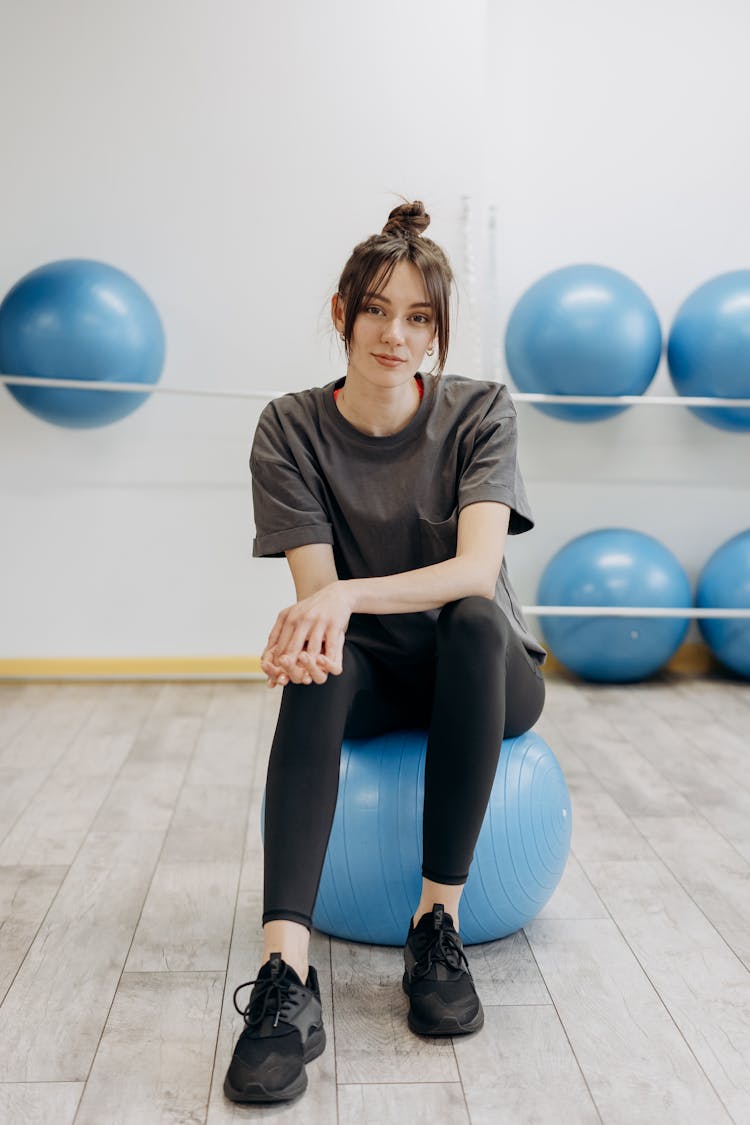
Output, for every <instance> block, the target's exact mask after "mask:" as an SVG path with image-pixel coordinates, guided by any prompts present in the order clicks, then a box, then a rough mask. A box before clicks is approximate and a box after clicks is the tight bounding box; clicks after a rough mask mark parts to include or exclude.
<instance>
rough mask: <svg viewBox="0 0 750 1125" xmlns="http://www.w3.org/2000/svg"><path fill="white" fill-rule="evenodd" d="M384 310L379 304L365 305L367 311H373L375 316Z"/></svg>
mask: <svg viewBox="0 0 750 1125" xmlns="http://www.w3.org/2000/svg"><path fill="white" fill-rule="evenodd" d="M382 311H383V310H382V309H381V308H379V307H378V305H366V306H365V312H366V313H373V314H374V315H375V316H378V315H379V314H380V313H381V312H382Z"/></svg>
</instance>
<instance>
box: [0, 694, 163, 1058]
mask: <svg viewBox="0 0 750 1125" xmlns="http://www.w3.org/2000/svg"><path fill="white" fill-rule="evenodd" d="M99 702H101V701H99ZM155 705H156V697H155V698H154V701H153V703H152V705H151V707H150V708H148V710H147V711H146V712H145V713H144V715H143V717H142V719H141V722H140V723H139V724H138V725H137V727H136V730H135V733H134V735H133V740H132V743H131V745H130V749H129V750H128V753H127V754H126V755H125V757H124V758H123V761H122V762H121V763H120V767H119V769H118V770H116V772H115V773H114V774H113V775H112V781H111V783H110V785H109V787H108V788H107V791H106V793H105V794H104V796H103V797H102V800H101V802H100V804H99V806H98V808H97V810H96V812H95V813H94V814H93V818H92V823H93V820H95V819H96V817H97V816H98V814H99V811H100V809H101V808H102V805H103V804H104V802H105V801H106V800H107V797H108V796H109V794H110V793H111V792H112V789H113V788H114V785H115V783H116V781H117V779H118V778H119V776H120V774H121V772H122V770H123V769H124V768H125V764H126V762H127V761H128V758H129V757H130V753H131V751H132V748H133V746H134V745H135V743H136V741H137V739H138V735H139V734H140V732H141V729H142V727H143V726H144V724H145V722H146V720H147V718H148V717H149V715H150V714H151V712H152V710H153V708H154V707H155ZM98 706H99V703H94V704H92V707H91V710H90V711H89V712H88V714H87V715H86V718H85V719H84V721H83V723H82V724H81V726H80V727H79V728H78V730H77V731H76V735H74V736H73V737H72V738H71V741H70V744H72V742H73V741H74V739H75V737H77V736H78V734H80V732H81V730H82V729H83V727H84V726H85V725H86V724H87V723H88V722H89V720H90V719H91V716H92V715H93V714H94V712H95V711H96V709H97V707H98ZM70 744H69V745H70ZM69 745H68V746H66V748H65V750H63V752H62V755H61V757H62V756H63V755H64V754H65V752H66V751H67V749H69ZM58 763H59V759H58ZM56 768H57V763H56V764H55V765H54V766H52V767H51V769H50V770H49V773H47V774H45V778H44V781H43V782H42V784H43V785H44V784H46V781H47V780H48V779H49V776H50V774H51V773H53V772H54V770H55V769H56ZM40 788H41V786H40ZM37 792H38V790H37ZM26 807H28V806H26ZM25 811H26V809H25V808H24V812H25ZM20 815H23V813H22V814H20ZM17 819H19V818H17ZM14 824H15V822H14ZM11 830H12V829H11ZM90 833H91V828H90V827H89V829H88V830H87V831H86V832H85V833H84V835H83V838H82V839H81V842H80V844H79V845H78V847H77V848H76V851H75V854H74V855H73V857H72V858H71V861H70V863H68V864H67V865H66V864H32V865H30V866H37V867H43V866H60V867H64V866H67V868H68V870H67V872H66V873H65V875H64V876H63V877H62V879H61V880H60V883H59V884H58V887H57V890H56V891H55V893H54V895H53V896H52V898H51V899H50V901H49V904H48V906H47V909H46V910H45V912H44V914H43V916H42V918H41V919H40V921H39V925H38V926H37V927H36V929H35V930H34V933H33V935H32V937H31V940H30V941H29V944H28V945H27V947H26V952H25V953H24V955H23V957H22V958H21V960H20V962H19V964H18V966H17V968H16V971H15V973H14V974H13V977H12V979H11V981H10V983H9V985H8V987H7V989H6V990H5V992H4V993H3V996H2V999H0V1008H1V1007H2V1006H3V1004H4V1003H5V999H6V997H7V996H8V993H9V992H10V990H11V989H12V987H13V985H14V983H15V980H16V977H17V976H18V974H19V973H20V971H21V969H22V968H23V965H24V963H25V961H26V958H27V957H28V955H29V950H30V949H31V948H32V946H33V945H34V942H35V941H36V939H37V936H38V934H39V931H40V930H41V928H42V927H43V925H44V923H45V922H46V920H47V915H48V914H49V912H50V910H52V907H53V906H54V905H55V902H56V901H57V897H58V895H59V894H60V893H61V891H62V889H63V887H64V886H65V882H66V880H67V878H68V876H69V874H70V870H71V868H72V867H73V865H74V863H75V862H76V860H77V858H78V856H79V855H80V853H81V851H82V850H83V848H84V846H85V844H86V841H87V840H88V838H89V835H90ZM15 866H19V865H15ZM97 1049H98V1047H97Z"/></svg>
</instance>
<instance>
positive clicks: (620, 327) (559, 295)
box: [505, 265, 662, 422]
mask: <svg viewBox="0 0 750 1125" xmlns="http://www.w3.org/2000/svg"><path fill="white" fill-rule="evenodd" d="M661 351H662V338H661V327H660V325H659V318H658V316H657V314H656V311H655V309H654V307H653V305H652V304H651V301H650V300H649V298H648V297H647V296H646V294H645V293H644V292H643V290H642V289H641V288H640V286H638V285H636V283H635V282H634V281H631V280H630V278H628V277H626V276H625V274H623V273H620V272H619V271H618V270H613V269H609V268H607V267H606V266H596V265H576V266H565V267H564V268H563V269H558V270H554V271H553V272H552V273H548V274H547V275H546V276H545V277H542V278H541V279H540V280H539V281H537V282H535V284H534V285H532V286H531V288H529V289H527V291H526V292H525V293H524V295H523V296H522V297H521V299H520V300H519V301H518V303H517V304H516V306H515V308H514V309H513V311H512V313H511V316H510V320H509V321H508V327H507V330H506V333H505V357H506V361H507V364H508V369H509V371H510V374H511V375H512V377H513V380H514V382H515V384H516V387H517V388H518V390H519V391H525V392H534V393H544V394H560V395H565V394H568V395H640V394H643V392H644V391H645V390H646V388H647V387H648V385H649V383H650V382H651V380H652V379H653V377H654V375H655V374H656V369H657V367H658V366H659V360H660V359H661ZM537 409H538V410H541V411H542V412H543V413H545V414H549V415H550V416H551V417H553V418H564V419H568V420H570V421H572V422H593V421H596V420H597V419H599V418H609V417H611V416H612V415H613V414H619V413H620V412H621V411H623V410H626V409H627V407H626V406H583V405H580V404H579V405H571V406H565V405H564V404H561V405H557V404H553V403H548V404H540V405H539V406H538V407H537Z"/></svg>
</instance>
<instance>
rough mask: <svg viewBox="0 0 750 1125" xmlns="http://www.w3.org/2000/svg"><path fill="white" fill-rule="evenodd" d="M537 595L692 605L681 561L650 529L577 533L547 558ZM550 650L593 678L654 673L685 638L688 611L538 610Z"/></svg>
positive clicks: (548, 600) (599, 602) (561, 600)
mask: <svg viewBox="0 0 750 1125" xmlns="http://www.w3.org/2000/svg"><path fill="white" fill-rule="evenodd" d="M537 602H538V604H539V605H540V606H542V605H565V606H568V605H570V606H578V605H579V606H629V605H632V606H643V607H649V608H650V607H661V608H680V609H681V608H687V607H690V606H692V592H691V589H690V581H689V579H688V576H687V574H686V573H685V571H684V570H683V568H682V566H681V565H680V563H679V562H678V560H677V559H676V558H675V556H674V555H673V554H672V552H671V551H669V550H668V549H667V548H666V547H665V546H663V544H661V543H660V542H659V541H658V540H657V539H654V538H653V537H652V536H651V535H646V534H644V533H643V532H641V531H630V530H628V529H625V528H603V529H601V530H599V531H589V532H587V533H586V534H584V535H579V536H577V537H576V538H575V539H572V540H571V541H570V542H569V543H567V544H566V545H565V546H564V547H562V548H561V549H560V550H559V551H558V552H557V553H556V554H555V555H554V556H553V557H552V558H551V559H550V561H549V562H548V563H547V566H546V567H545V569H544V571H543V573H542V577H541V580H540V582H539V590H538V596H537ZM539 620H540V625H541V628H542V631H543V633H544V637H545V639H546V641H547V643H548V645H549V648H550V649H551V651H552V653H553V654H554V656H555V657H556V658H557V659H558V660H560V661H561V662H562V663H563V664H564V665H565V666H566V667H567V668H570V669H571V671H573V672H576V673H577V675H579V676H581V677H583V679H585V680H592V681H594V682H599V683H631V682H634V681H636V680H642V679H644V678H645V677H646V676H650V675H652V674H653V673H654V672H657V671H658V670H659V669H660V668H661V667H662V666H663V665H664V664H666V663H667V661H668V660H669V659H670V657H671V656H673V655H674V653H675V652H676V651H677V649H678V648H679V647H680V645H681V644H682V642H683V640H684V639H685V634H686V633H687V631H688V627H689V624H690V620H689V618H687V617H679V618H675V617H662V618H658V617H606V616H596V617H593V616H592V617H551V616H548V615H543V616H542V615H540V619H539Z"/></svg>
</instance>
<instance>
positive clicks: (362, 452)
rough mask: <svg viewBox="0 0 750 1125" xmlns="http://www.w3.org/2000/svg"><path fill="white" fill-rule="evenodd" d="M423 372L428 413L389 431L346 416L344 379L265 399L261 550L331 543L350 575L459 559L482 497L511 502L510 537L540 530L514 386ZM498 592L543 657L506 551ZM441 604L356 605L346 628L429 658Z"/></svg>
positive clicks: (388, 648) (339, 568)
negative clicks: (524, 466)
mask: <svg viewBox="0 0 750 1125" xmlns="http://www.w3.org/2000/svg"><path fill="white" fill-rule="evenodd" d="M421 379H422V382H423V386H424V395H423V398H422V401H421V403H420V406H419V409H418V410H417V413H416V414H415V415H414V417H413V418H412V419H411V421H410V422H409V423H408V424H407V425H406V426H405V427H404V428H403V429H402V430H399V432H398V433H395V434H389V435H387V436H386V437H373V436H371V435H369V434H365V433H363V432H362V431H361V430H358V429H357V428H356V427H355V426H352V424H351V423H350V422H348V421H347V420H346V418H344V416H343V415H342V414H341V412H340V411H339V409H338V407H337V405H336V402H335V400H334V397H333V393H334V391H335V390H336V389H337V388H338V387H341V386H343V384H344V379H343V378H341V379H338V380H335V381H334V382H331V383H328V384H326V386H324V387H312V388H310V389H309V390H304V391H298V392H296V393H294V394H286V395H282V396H280V397H279V398H276V399H272V400H271V401H270V402H269V403H268V405H267V406H266V407H264V409H263V411H262V413H261V416H260V419H259V420H258V426H257V429H256V431H255V437H254V440H253V446H252V452H251V455H250V470H251V473H252V484H253V506H254V514H255V532H256V533H255V539H254V541H253V556H254V557H256V558H257V557H270V558H283V557H284V552H285V551H288V550H290V549H291V548H292V547H300V546H302V545H304V544H306V543H330V544H331V545H332V547H333V554H334V560H335V563H336V572H337V574H338V576H339V578H340V579H347V578H372V577H376V576H380V575H386V574H401V573H403V572H404V571H407V570H416V569H418V568H419V567H423V566H430V565H431V564H432V563H438V562H443V561H444V560H445V559H449V558H453V557H454V556H455V554H456V539H457V531H458V514H459V512H460V511H461V509H462V508H465V507H466V505H467V504H472V503H475V502H476V501H479V500H494V501H499V502H500V503H503V504H507V505H508V506H509V508H510V509H511V513H510V525H509V529H508V530H509V534H510V535H519V534H521V533H522V532H524V531H530V530H531V528H532V527H533V526H534V522H533V518H532V515H531V511H530V508H529V502H528V499H527V497H526V490H525V488H524V485H523V481H522V479H521V474H520V471H519V468H518V463H517V459H516V447H517V432H516V411H515V407H514V405H513V401H512V399H511V397H510V394H509V393H508V389H507V387H506V386H505V385H503V384H501V383H494V382H491V381H486V380H480V379H469V378H467V377H465V376H462V375H442V376H440V377H437V376H435V375H430V374H425V375H422V376H421ZM495 601H496V602H497V604H498V606H499V607H500V609H501V610H502V611H503V613H505V615H506V616H507V618H508V619H509V621H510V623H511V625H512V627H513V629H514V630H515V632H516V633H517V634H518V635H519V636H520V638H521V639H522V641H523V644H524V646H525V648H526V650H527V652H528V653H529V654H530V655H531V657H532V659H533V661H534V662H535V663H536V664H537V665H538V664H543V663H544V661H545V660H546V657H547V653H546V651H545V649H544V648H542V646H541V645H540V644H539V642H538V641H537V639H536V638H535V637H534V635H533V634H532V633H531V632H530V631H529V629H528V626H527V624H526V622H525V620H524V617H523V614H522V613H521V607H520V605H519V603H518V599H517V597H516V595H515V593H514V591H513V587H512V586H511V583H510V579H509V577H508V570H507V567H506V563H505V559H504V558H503V562H502V568H501V570H500V575H499V577H498V580H497V586H496V588H495ZM439 612H440V610H439V609H430V610H426V611H420V612H415V613H399V614H395V613H389V614H378V615H376V614H365V613H355V614H352V616H351V618H350V621H349V627H348V629H347V634H346V635H347V638H348V639H349V640H352V641H356V642H359V643H360V644H362V645H364V646H366V647H367V648H369V649H370V650H371V651H373V652H374V653H375V655H378V654H381V655H383V656H386V657H388V658H391V659H395V660H398V659H402V660H403V659H407V660H415V659H419V658H428V657H429V654H430V653H431V652H432V651H434V633H435V622H436V621H437V617H438V614H439Z"/></svg>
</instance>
